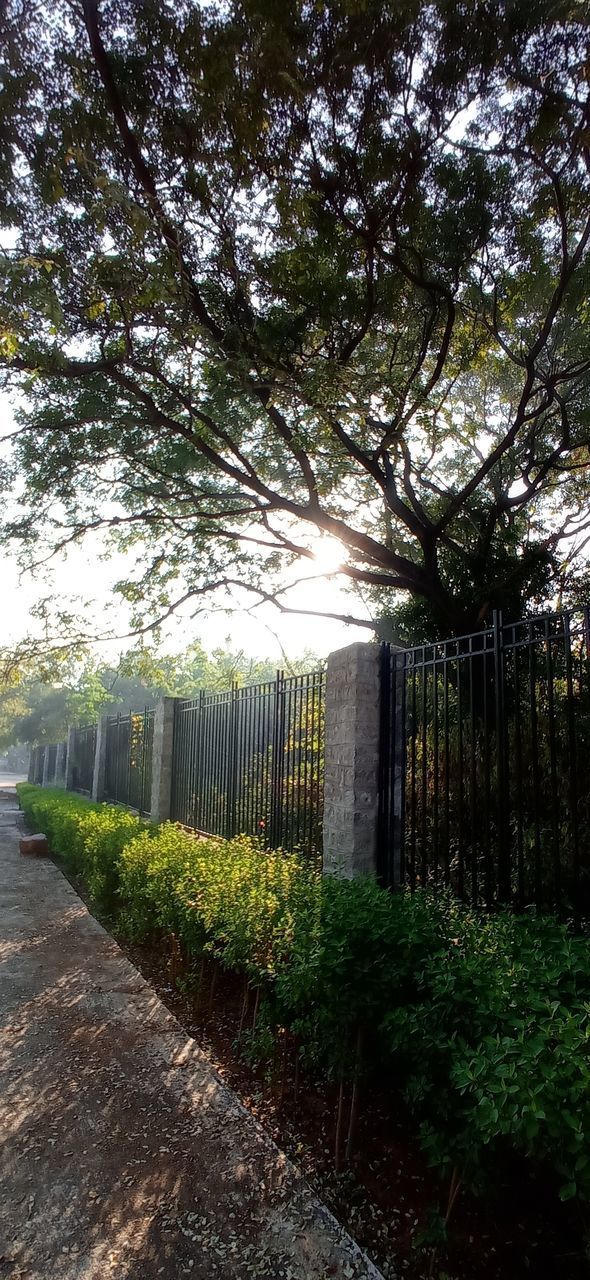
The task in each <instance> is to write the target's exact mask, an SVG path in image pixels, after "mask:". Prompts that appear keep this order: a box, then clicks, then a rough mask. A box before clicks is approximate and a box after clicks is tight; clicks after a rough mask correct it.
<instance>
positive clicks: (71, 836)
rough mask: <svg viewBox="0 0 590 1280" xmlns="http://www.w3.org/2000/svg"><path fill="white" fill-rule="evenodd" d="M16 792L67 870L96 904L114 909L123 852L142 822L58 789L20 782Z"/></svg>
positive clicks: (108, 909) (116, 903)
mask: <svg viewBox="0 0 590 1280" xmlns="http://www.w3.org/2000/svg"><path fill="white" fill-rule="evenodd" d="M18 795H19V800H20V803H21V805H22V808H23V810H24V813H25V816H26V818H27V821H28V822H32V823H33V825H34V826H35V827H36V828H38V829H39V830H42V831H44V832H45V834H46V835H47V838H48V840H49V844H50V848H52V849H56V850H59V852H60V854H62V856H63V858H64V860H65V864H66V866H67V868H68V870H69V871H70V872H71V873H72V874H75V875H83V876H84V879H85V881H86V883H87V885H88V888H89V891H90V893H91V895H92V897H93V898H94V899H95V901H96V902H97V903H98V905H99V906H100V907H102V908H103V909H104V910H106V911H108V912H109V913H110V912H112V911H113V910H114V909H115V907H116V906H117V905H118V897H117V894H118V886H119V875H120V859H121V856H122V852H123V850H124V848H125V847H126V846H127V845H128V844H129V842H130V841H131V840H133V838H134V837H135V836H136V835H137V834H138V833H139V832H140V831H144V830H145V829H146V823H145V822H144V821H143V820H142V819H141V818H137V817H135V815H134V814H132V813H128V812H126V810H125V809H118V808H115V807H114V806H110V805H100V804H93V803H92V802H91V801H89V800H86V799H85V798H83V797H81V796H77V795H73V794H71V793H67V792H63V791H60V790H59V789H57V788H55V789H53V788H50V787H47V788H41V787H36V786H33V785H32V784H30V783H19V785H18ZM154 830H155V829H154V828H153V827H147V831H148V832H153V831H154Z"/></svg>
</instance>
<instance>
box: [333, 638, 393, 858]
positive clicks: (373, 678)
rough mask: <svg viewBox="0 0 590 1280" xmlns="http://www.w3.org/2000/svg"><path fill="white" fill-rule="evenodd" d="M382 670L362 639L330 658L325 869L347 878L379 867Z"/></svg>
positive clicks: (373, 649)
mask: <svg viewBox="0 0 590 1280" xmlns="http://www.w3.org/2000/svg"><path fill="white" fill-rule="evenodd" d="M380 667H381V663H380V650H379V645H377V644H366V643H363V642H362V641H361V642H359V643H356V644H350V645H347V646H346V648H345V649H338V650H337V651H336V653H331V654H330V657H329V658H328V670H327V675H326V738H325V742H326V747H325V753H326V754H325V774H324V871H325V872H327V873H328V874H330V875H338V876H342V877H345V878H346V879H352V878H353V877H355V876H360V875H374V874H375V872H376V869H377V866H376V860H377V819H378V809H379V792H378V775H379V740H380Z"/></svg>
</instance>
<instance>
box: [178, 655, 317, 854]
mask: <svg viewBox="0 0 590 1280" xmlns="http://www.w3.org/2000/svg"><path fill="white" fill-rule="evenodd" d="M324 694H325V675H324V672H323V671H316V672H313V673H312V674H311V675H305V676H290V677H285V676H284V675H283V674H282V673H281V672H279V673H278V674H277V678H276V680H273V681H269V682H267V683H265V684H258V685H252V686H249V687H246V688H237V687H236V686H234V687H233V688H232V689H231V690H228V691H227V692H224V693H216V694H207V693H202V694H200V695H199V697H198V698H194V699H190V700H186V701H182V702H179V703H177V704H176V711H175V725H174V749H173V759H172V805H171V816H172V818H173V820H175V821H176V822H182V823H183V825H185V826H188V827H193V828H194V829H195V830H197V831H202V832H206V833H209V834H212V835H222V836H226V837H228V838H230V837H231V836H234V835H238V834H241V833H245V834H247V835H259V836H261V837H262V839H263V840H264V843H265V844H266V845H267V846H268V847H269V848H279V847H281V848H285V849H295V848H301V849H303V850H305V851H307V852H309V853H312V854H315V853H318V852H319V851H320V850H321V830H322V799H323V764H324Z"/></svg>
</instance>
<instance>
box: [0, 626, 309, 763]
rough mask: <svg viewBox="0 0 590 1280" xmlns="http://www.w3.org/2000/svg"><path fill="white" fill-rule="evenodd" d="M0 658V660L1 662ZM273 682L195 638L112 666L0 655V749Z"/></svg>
mask: <svg viewBox="0 0 590 1280" xmlns="http://www.w3.org/2000/svg"><path fill="white" fill-rule="evenodd" d="M1 658H2V655H1V654H0V661H1ZM318 665H319V659H318V658H317V656H316V655H315V654H313V653H310V652H307V653H306V654H304V655H303V656H302V657H301V658H299V659H297V660H296V661H295V662H294V663H289V664H288V674H289V675H299V674H302V673H305V672H308V671H311V670H313V669H314V668H316V667H318ZM275 676H276V665H275V664H274V663H273V662H272V661H270V659H268V658H250V657H248V656H247V654H245V653H244V651H243V650H241V649H238V650H235V649H232V648H231V647H230V644H229V639H228V642H227V644H226V646H225V647H224V648H218V649H214V650H213V653H211V654H209V653H207V651H206V650H205V649H204V648H203V645H202V644H201V642H200V641H199V640H195V641H193V643H192V644H191V645H189V646H188V648H187V649H185V650H184V651H183V652H182V653H176V654H162V653H158V652H156V651H155V650H154V649H152V648H149V647H148V646H146V645H143V644H140V645H138V646H137V647H136V648H135V649H130V650H128V651H127V652H126V653H123V654H122V655H121V657H120V659H119V661H118V663H117V664H116V665H115V666H113V665H110V664H108V663H105V662H99V661H97V659H96V658H93V657H88V656H86V660H85V661H84V662H83V663H82V662H81V661H80V658H79V655H77V654H76V653H70V654H69V655H68V656H66V655H65V654H61V653H60V654H59V656H58V657H53V658H52V659H50V661H49V662H45V664H40V663H39V661H38V660H37V659H34V660H32V661H30V662H29V663H28V664H25V663H24V662H23V660H22V658H21V659H20V664H19V663H18V662H17V660H16V658H15V657H14V656H13V657H12V660H11V661H9V655H8V653H6V655H5V670H4V672H3V669H2V666H0V751H1V750H3V749H4V748H6V747H10V746H13V745H15V744H18V743H27V744H29V745H31V746H32V745H36V744H39V743H47V742H59V741H62V740H63V739H64V738H65V737H66V735H67V731H68V728H69V726H70V725H73V724H77V725H82V724H93V723H95V722H96V721H97V720H98V717H99V716H101V715H106V714H113V713H115V712H117V711H122V712H126V711H129V710H131V711H135V712H141V711H143V710H144V708H145V707H146V706H153V705H154V704H155V703H156V702H157V701H158V699H159V698H163V697H173V698H193V697H195V695H196V694H197V693H198V692H199V691H200V690H201V689H204V690H206V691H207V692H210V693H214V692H220V691H221V690H224V689H229V688H230V687H231V686H232V684H237V685H245V684H258V683H262V682H265V681H271V680H273V679H274V678H275Z"/></svg>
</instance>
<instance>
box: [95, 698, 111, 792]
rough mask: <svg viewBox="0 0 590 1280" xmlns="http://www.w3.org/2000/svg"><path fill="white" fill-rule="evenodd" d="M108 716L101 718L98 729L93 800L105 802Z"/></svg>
mask: <svg viewBox="0 0 590 1280" xmlns="http://www.w3.org/2000/svg"><path fill="white" fill-rule="evenodd" d="M108 719H109V717H108V716H100V718H99V721H98V725H97V728H96V750H95V752H94V773H93V775H92V793H91V794H92V799H93V800H104V798H105V794H106V793H105V784H106V767H107V724H108Z"/></svg>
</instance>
